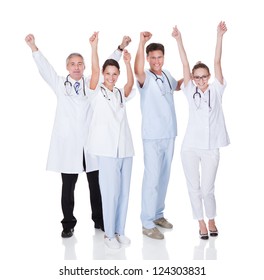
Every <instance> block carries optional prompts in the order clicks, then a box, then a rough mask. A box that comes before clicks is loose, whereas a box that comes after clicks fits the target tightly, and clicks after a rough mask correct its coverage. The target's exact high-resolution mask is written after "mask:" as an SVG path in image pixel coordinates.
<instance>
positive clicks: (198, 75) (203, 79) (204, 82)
mask: <svg viewBox="0 0 264 280" xmlns="http://www.w3.org/2000/svg"><path fill="white" fill-rule="evenodd" d="M210 76H211V75H210V72H209V68H208V67H207V66H206V65H205V64H203V63H198V64H196V65H195V66H194V68H193V70H192V79H193V81H194V82H195V84H196V86H197V87H198V88H199V89H200V90H201V91H202V92H205V91H206V89H207V88H208V81H209V79H210Z"/></svg>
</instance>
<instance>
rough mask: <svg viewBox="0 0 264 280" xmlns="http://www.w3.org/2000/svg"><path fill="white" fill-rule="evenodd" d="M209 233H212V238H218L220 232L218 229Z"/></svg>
mask: <svg viewBox="0 0 264 280" xmlns="http://www.w3.org/2000/svg"><path fill="white" fill-rule="evenodd" d="M209 232H210V236H212V237H216V236H218V230H217V228H216V230H209Z"/></svg>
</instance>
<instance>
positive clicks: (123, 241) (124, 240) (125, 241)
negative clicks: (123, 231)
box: [116, 234, 131, 245]
mask: <svg viewBox="0 0 264 280" xmlns="http://www.w3.org/2000/svg"><path fill="white" fill-rule="evenodd" d="M116 239H117V241H118V242H119V243H121V244H123V245H129V244H130V243H131V241H130V239H129V238H128V237H126V236H125V235H120V234H116Z"/></svg>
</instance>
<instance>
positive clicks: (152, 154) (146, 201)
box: [141, 138, 175, 229]
mask: <svg viewBox="0 0 264 280" xmlns="http://www.w3.org/2000/svg"><path fill="white" fill-rule="evenodd" d="M174 142H175V139H174V138H171V139H159V140H143V148H144V164H145V170H144V177H143V184H142V201H141V222H142V225H143V227H144V228H147V229H150V228H153V227H155V224H154V222H153V221H155V220H156V219H159V218H161V217H163V211H164V208H165V197H166V193H167V187H168V183H169V178H170V169H171V162H172V158H173V153H174Z"/></svg>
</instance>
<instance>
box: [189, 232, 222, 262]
mask: <svg viewBox="0 0 264 280" xmlns="http://www.w3.org/2000/svg"><path fill="white" fill-rule="evenodd" d="M216 239H217V238H216V237H212V238H209V239H208V240H202V239H200V243H199V244H198V245H197V246H195V247H194V251H193V259H194V260H217V250H216V247H215V242H216Z"/></svg>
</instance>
